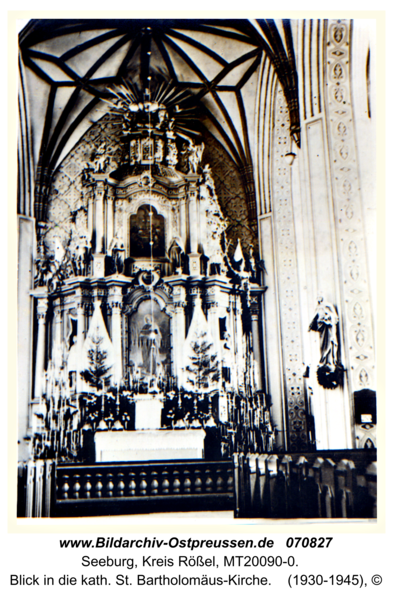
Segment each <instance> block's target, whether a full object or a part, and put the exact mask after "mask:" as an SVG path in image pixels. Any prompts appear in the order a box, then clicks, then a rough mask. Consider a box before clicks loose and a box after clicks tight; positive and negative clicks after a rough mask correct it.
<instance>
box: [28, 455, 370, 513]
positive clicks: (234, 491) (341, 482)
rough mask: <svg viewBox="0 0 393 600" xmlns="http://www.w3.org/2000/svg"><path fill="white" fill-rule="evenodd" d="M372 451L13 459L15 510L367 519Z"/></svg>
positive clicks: (32, 511) (33, 511)
mask: <svg viewBox="0 0 393 600" xmlns="http://www.w3.org/2000/svg"><path fill="white" fill-rule="evenodd" d="M375 461H376V451H375V450H342V451H338V450H336V451H319V452H313V453H298V454H294V453H292V454H290V455H289V454H281V453H280V454H259V455H256V454H253V455H243V454H235V455H234V457H233V462H232V461H228V460H223V461H204V460H178V461H156V462H135V463H96V464H92V465H83V464H56V463H55V461H53V460H37V461H35V462H34V461H28V462H27V463H22V464H20V465H19V468H18V474H19V488H18V516H20V517H24V516H25V517H49V516H50V517H66V516H67V517H73V516H97V515H116V514H138V513H146V512H181V511H187V510H188V511H189V510H209V511H219V510H234V516H235V517H237V518H281V519H284V518H288V519H315V518H375V517H376V514H377V508H376V506H377V470H376V462H375Z"/></svg>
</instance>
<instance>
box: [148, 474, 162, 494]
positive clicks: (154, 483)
mask: <svg viewBox="0 0 393 600" xmlns="http://www.w3.org/2000/svg"><path fill="white" fill-rule="evenodd" d="M150 477H151V479H150V493H151V495H152V496H157V494H158V489H159V487H160V483H159V481H158V472H157V471H156V470H153V471H152V472H151V473H150Z"/></svg>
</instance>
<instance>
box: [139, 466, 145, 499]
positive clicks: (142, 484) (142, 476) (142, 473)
mask: <svg viewBox="0 0 393 600" xmlns="http://www.w3.org/2000/svg"><path fill="white" fill-rule="evenodd" d="M139 478H140V480H139V495H140V496H147V473H146V471H140V473H139Z"/></svg>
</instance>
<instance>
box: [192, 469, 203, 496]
mask: <svg viewBox="0 0 393 600" xmlns="http://www.w3.org/2000/svg"><path fill="white" fill-rule="evenodd" d="M194 477H195V479H194V492H195V493H196V494H200V493H201V492H202V483H203V482H202V473H201V470H200V469H195V471H194Z"/></svg>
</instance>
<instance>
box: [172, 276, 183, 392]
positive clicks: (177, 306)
mask: <svg viewBox="0 0 393 600" xmlns="http://www.w3.org/2000/svg"><path fill="white" fill-rule="evenodd" d="M185 307H186V291H185V289H184V288H183V287H181V286H176V287H175V288H174V292H173V308H174V311H173V316H172V319H171V334H172V343H171V347H172V364H173V372H172V375H173V376H175V377H177V380H178V385H179V387H180V385H181V383H182V373H183V372H182V368H183V349H184V341H185V338H186V316H185V312H184V309H185Z"/></svg>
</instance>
